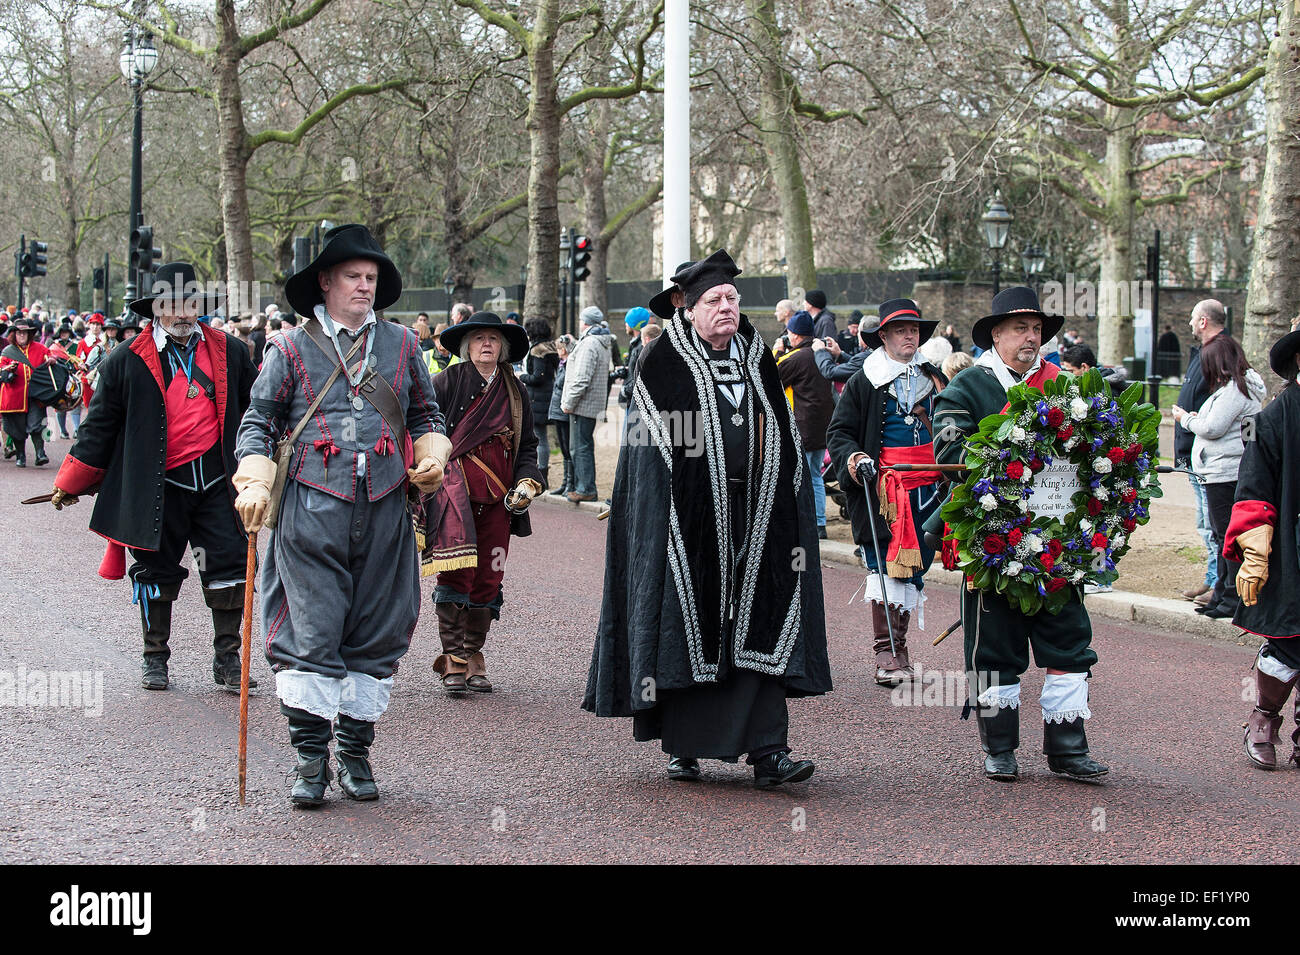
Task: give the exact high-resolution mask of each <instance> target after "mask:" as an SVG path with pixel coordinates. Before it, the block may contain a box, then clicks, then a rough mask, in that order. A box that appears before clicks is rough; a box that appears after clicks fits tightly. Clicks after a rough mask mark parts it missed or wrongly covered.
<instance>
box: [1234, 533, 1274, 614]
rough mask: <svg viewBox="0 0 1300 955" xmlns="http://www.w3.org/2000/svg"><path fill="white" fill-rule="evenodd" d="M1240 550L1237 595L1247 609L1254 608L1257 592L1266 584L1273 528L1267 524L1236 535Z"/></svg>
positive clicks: (1257, 597)
mask: <svg viewBox="0 0 1300 955" xmlns="http://www.w3.org/2000/svg"><path fill="white" fill-rule="evenodd" d="M1237 546H1238V547H1240V548H1241V570H1239V571H1237V594H1238V596H1240V597H1241V602H1242V603H1244V604H1245V605H1246V606H1247V607H1253V606H1255V603H1256V601H1258V600H1259V592H1260V591H1261V590H1262V589H1263V588H1264V585H1265V584H1266V583H1268V555H1269V552H1270V551H1272V550H1273V528H1272V526H1271V525H1269V524H1261V525H1260V526H1259V527H1252V528H1251V529H1250V530H1248V531H1246V532H1245V533H1244V534H1238V535H1237Z"/></svg>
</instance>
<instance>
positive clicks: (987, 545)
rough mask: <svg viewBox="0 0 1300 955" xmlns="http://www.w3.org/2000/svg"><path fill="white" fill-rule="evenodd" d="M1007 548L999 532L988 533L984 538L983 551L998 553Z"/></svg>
mask: <svg viewBox="0 0 1300 955" xmlns="http://www.w3.org/2000/svg"><path fill="white" fill-rule="evenodd" d="M1006 549H1007V542H1006V541H1004V540H1003V539H1002V537H1001V535H999V534H990V535H989V536H988V537H986V538H984V553H986V554H1000V553H1002V552H1003V551H1004V550H1006Z"/></svg>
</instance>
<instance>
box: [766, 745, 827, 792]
mask: <svg viewBox="0 0 1300 955" xmlns="http://www.w3.org/2000/svg"><path fill="white" fill-rule="evenodd" d="M816 769H817V767H816V765H814V764H813V761H812V760H810V759H799V760H794V759H791V758H790V753H789V751H788V750H783V749H779V750H777V751H776V752H775V753H769V754H768V755H766V756H764V757H763V758H762V759H760V760H758V761H757V762H756V763H754V785H755V786H757V787H758V788H759V789H770V788H771V787H772V786H780V785H781V784H782V783H801V782H803V781H804V780H806V779H808V778H809V777H810V776H812V774H813V772H814V771H815V770H816Z"/></svg>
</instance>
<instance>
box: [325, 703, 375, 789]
mask: <svg viewBox="0 0 1300 955" xmlns="http://www.w3.org/2000/svg"><path fill="white" fill-rule="evenodd" d="M334 739H335V740H337V745H336V746H335V747H334V758H335V759H336V760H337V761H338V764H339V788H340V789H342V790H343V792H344V794H345V795H346V796H347V797H348V798H349V799H358V800H361V801H362V802H368V801H370V800H372V799H378V798H379V787H378V786H376V785H375V775H374V773H373V772H371V770H370V747H371V745H372V744H373V743H374V741H375V724H374V723H367V722H366V721H365V720H359V719H355V718H354V717H351V716H348V715H347V714H346V713H340V714H339V718H338V719H337V720H336V721H335V723H334Z"/></svg>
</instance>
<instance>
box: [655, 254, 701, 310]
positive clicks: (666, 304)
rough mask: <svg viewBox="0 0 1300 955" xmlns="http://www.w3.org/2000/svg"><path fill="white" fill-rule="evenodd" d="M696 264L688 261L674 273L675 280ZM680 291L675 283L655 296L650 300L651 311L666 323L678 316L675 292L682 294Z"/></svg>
mask: <svg viewBox="0 0 1300 955" xmlns="http://www.w3.org/2000/svg"><path fill="white" fill-rule="evenodd" d="M694 264H695V263H694V262H692V261H691V260H689V259H687V260H686V261H685V262H683V263H682V264H681V265H679V266H677V269H676V271H674V272H673V276H674V278H675V277H676V276H677V275H679V274H680V273H681V272H683V271H685V270H686V269H689V268H690V267H691V266H692V265H694ZM680 291H681V287H680V286H679V285H678V284H677V283H676V282H673V284H672V285H669V286H668V287H667V288H666V289H664V290H663V291H662V292H660V293H658V294H657V295H655V297H654V298H652V299H650V302H649V306H650V311H652V312H654V313H655V314H656V315H658V316H659V317H660V318H662V319H663V320H664V321H665V322H666V321H668V320H669V319H671V318H672V317H673V316H674V315H676V314H677V309H676V308H674V307H673V292H680Z"/></svg>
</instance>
